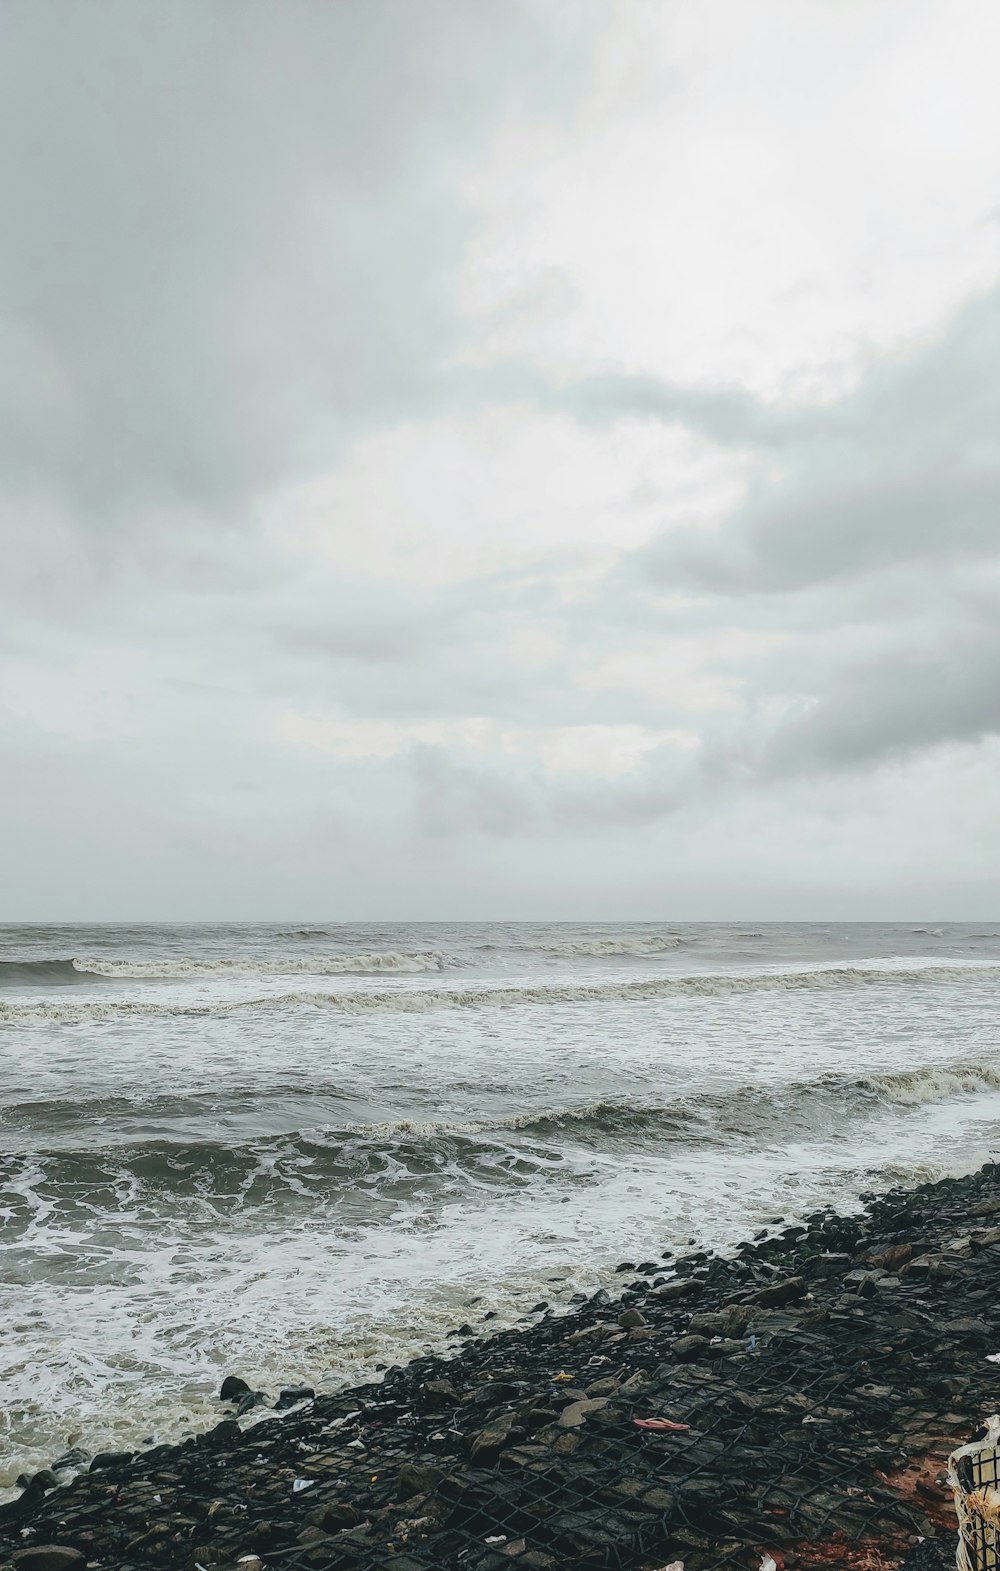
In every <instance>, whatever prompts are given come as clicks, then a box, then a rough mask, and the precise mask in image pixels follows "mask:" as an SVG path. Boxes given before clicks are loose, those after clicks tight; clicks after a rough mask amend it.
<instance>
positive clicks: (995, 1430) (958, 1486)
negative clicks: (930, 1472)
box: [948, 1413, 1000, 1571]
mask: <svg viewBox="0 0 1000 1571" xmlns="http://www.w3.org/2000/svg"><path fill="white" fill-rule="evenodd" d="M948 1482H949V1483H950V1484H951V1487H952V1492H953V1494H954V1496H955V1511H956V1513H957V1515H958V1556H957V1565H958V1571H998V1568H1000V1414H996V1413H995V1414H994V1415H993V1417H992V1418H991V1419H990V1420H989V1421H988V1423H987V1425H986V1433H985V1435H983V1436H982V1438H981V1439H980V1440H973V1441H971V1442H970V1444H969V1445H967V1446H959V1448H958V1450H957V1451H953V1452H952V1454H951V1456H950V1457H949V1458H948Z"/></svg>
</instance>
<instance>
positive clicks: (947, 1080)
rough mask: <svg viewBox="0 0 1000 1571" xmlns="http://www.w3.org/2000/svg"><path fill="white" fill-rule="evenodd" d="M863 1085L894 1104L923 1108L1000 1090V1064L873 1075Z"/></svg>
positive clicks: (971, 1064) (934, 1068) (937, 1067)
mask: <svg viewBox="0 0 1000 1571" xmlns="http://www.w3.org/2000/svg"><path fill="white" fill-rule="evenodd" d="M862 1084H863V1085H864V1086H866V1087H867V1088H869V1089H870V1090H872V1091H874V1092H875V1093H876V1094H877V1095H879V1096H883V1097H885V1098H886V1099H887V1100H888V1101H890V1102H899V1103H902V1104H903V1105H904V1106H910V1107H919V1106H920V1105H921V1104H922V1103H925V1102H945V1101H948V1100H949V1099H950V1098H951V1097H954V1096H976V1095H979V1094H982V1093H983V1092H990V1091H1000V1065H997V1066H996V1067H993V1066H992V1065H990V1064H984V1063H977V1062H969V1063H958V1064H941V1065H928V1066H927V1067H926V1068H924V1069H912V1070H910V1071H909V1072H908V1073H904V1074H899V1075H871V1076H868V1077H867V1078H866V1079H865V1080H864V1081H862Z"/></svg>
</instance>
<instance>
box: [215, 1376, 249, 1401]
mask: <svg viewBox="0 0 1000 1571" xmlns="http://www.w3.org/2000/svg"><path fill="white" fill-rule="evenodd" d="M249 1395H250V1387H249V1386H248V1385H247V1383H246V1381H245V1380H241V1379H240V1377H239V1375H227V1376H226V1378H225V1380H223V1382H222V1388H221V1390H220V1391H219V1401H220V1402H242V1400H243V1398H244V1397H245V1396H249Z"/></svg>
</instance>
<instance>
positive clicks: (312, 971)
mask: <svg viewBox="0 0 1000 1571" xmlns="http://www.w3.org/2000/svg"><path fill="white" fill-rule="evenodd" d="M67 963H68V964H71V965H72V966H74V967H75V968H76V971H77V980H79V976H80V975H81V974H83V975H86V976H100V977H112V978H113V977H128V978H134V979H136V980H141V979H143V978H148V979H149V980H157V979H163V980H169V979H174V980H177V981H183V980H184V979H185V978H188V977H204V976H208V977H210V976H350V975H352V974H354V975H361V976H365V975H373V974H378V973H380V972H398V973H401V974H404V975H415V974H417V973H419V972H421V971H443V970H444V968H445V967H446V966H447V965H448V964H449V961H448V959H447V957H446V956H445V955H442V954H439V953H437V952H436V951H434V950H424V951H422V952H418V953H415V954H409V953H406V952H404V951H401V950H395V949H390V950H379V951H376V952H375V953H373V954H358V955H288V956H274V957H265V956H261V957H257V956H254V955H233V956H226V955H223V956H221V957H219V958H216V959H213V960H189V959H186V958H184V957H183V956H178V957H176V958H173V959H166V960H145V959H138V960H108V959H105V958H103V957H101V956H95V957H90V956H88V957H86V958H81V959H78V960H73V961H71V962H67Z"/></svg>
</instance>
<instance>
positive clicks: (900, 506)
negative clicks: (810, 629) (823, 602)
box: [620, 291, 1000, 595]
mask: <svg viewBox="0 0 1000 1571" xmlns="http://www.w3.org/2000/svg"><path fill="white" fill-rule="evenodd" d="M998 360H1000V291H995V292H994V293H992V294H991V295H989V296H988V297H987V298H985V299H983V300H980V301H977V302H975V303H974V304H973V305H971V306H969V307H967V308H966V309H965V310H964V311H962V312H961V314H960V315H959V317H958V318H957V320H956V321H955V322H954V323H953V324H952V326H951V328H950V329H949V331H948V332H947V333H946V334H945V336H944V337H943V338H942V339H941V340H940V341H938V342H935V343H933V344H932V345H930V346H929V347H926V348H923V349H921V350H920V351H917V352H914V353H911V354H910V355H908V356H905V357H900V358H899V359H897V360H895V361H890V362H889V363H886V364H881V365H877V366H876V367H874V368H873V369H872V370H871V372H870V373H869V375H868V376H867V377H866V378H865V380H864V381H863V383H862V384H861V386H860V387H859V389H858V390H857V392H856V393H854V394H853V395H851V396H849V397H847V398H845V399H842V400H840V401H838V402H837V403H836V404H834V405H832V406H831V407H828V408H822V407H821V408H819V409H813V410H811V411H809V412H808V413H806V414H804V415H796V416H787V415H783V414H781V413H778V414H775V415H774V416H773V417H771V418H770V419H768V418H765V417H763V416H762V415H761V413H760V410H759V408H755V409H753V410H752V412H751V413H750V414H749V415H748V417H747V418H746V419H745V421H743V422H739V423H736V424H734V427H733V431H734V434H738V435H739V439H740V440H741V441H743V440H744V439H745V437H746V436H749V437H751V438H752V440H753V441H754V443H755V445H756V446H757V447H758V449H759V450H761V451H762V452H763V454H764V455H765V456H766V457H767V458H768V459H769V461H770V464H769V468H770V467H771V466H773V472H768V473H766V474H765V475H764V476H763V477H761V478H759V479H758V480H757V482H756V483H755V484H754V485H753V486H752V488H751V491H750V494H749V496H748V498H747V500H746V502H745V503H744V505H743V506H742V507H741V508H740V509H739V510H738V511H737V513H736V515H735V516H734V517H733V518H732V519H730V520H729V522H728V524H727V527H726V529H725V530H724V531H722V532H721V533H720V534H718V535H717V536H705V535H701V534H697V533H694V532H692V531H689V530H688V531H685V530H675V531H668V532H666V533H665V534H664V535H663V537H662V538H661V539H660V541H659V542H657V543H654V544H653V545H652V546H650V547H649V549H648V550H647V551H646V552H645V553H644V556H643V560H642V567H643V569H644V571H645V572H646V573H648V574H649V576H650V578H651V579H653V580H654V581H655V582H657V583H659V584H662V585H666V586H669V587H683V586H692V587H694V588H697V589H703V590H709V591H716V592H719V593H724V594H734V595H735V594H743V593H761V592H787V591H790V590H796V589H801V588H804V587H807V586H809V585H810V584H815V583H818V582H825V581H828V580H832V579H837V578H846V577H856V576H858V575H862V574H866V573H875V572H879V571H881V570H883V569H892V568H894V567H896V566H897V565H898V564H900V563H901V562H906V561H913V560H920V561H933V560H935V559H941V558H945V559H950V558H961V557H969V556H972V557H975V556H982V555H992V554H993V553H994V552H995V550H996V548H997V527H996V518H997V506H998V501H1000V443H998V440H997V432H998V431H1000V381H998V378H997V376H996V369H995V368H996V365H997V363H998ZM620 407H632V405H631V402H630V401H629V400H628V399H627V398H626V399H625V400H624V401H623V404H622V405H621V406H620ZM637 407H638V408H640V409H642V408H647V407H649V401H648V400H645V399H643V400H640V401H639V404H638V406H637Z"/></svg>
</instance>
